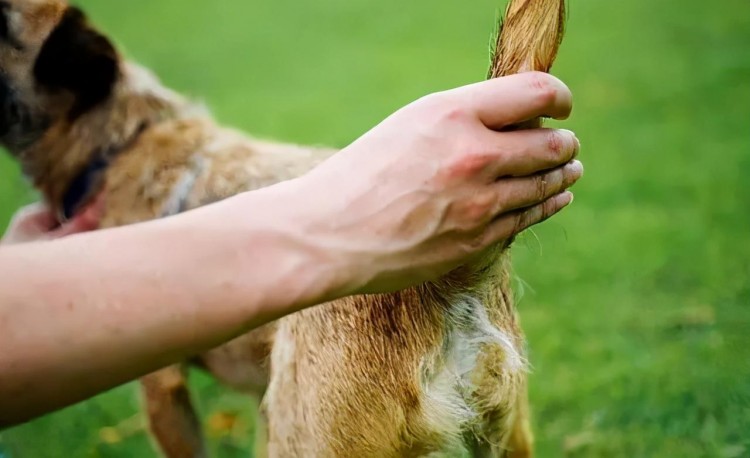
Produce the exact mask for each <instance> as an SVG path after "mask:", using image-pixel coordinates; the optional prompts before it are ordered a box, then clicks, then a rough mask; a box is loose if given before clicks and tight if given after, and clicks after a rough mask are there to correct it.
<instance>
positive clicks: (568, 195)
mask: <svg viewBox="0 0 750 458" xmlns="http://www.w3.org/2000/svg"><path fill="white" fill-rule="evenodd" d="M574 198H575V196H574V195H573V193H572V192H570V191H565V192H563V193H561V194H559V195H558V202H559V203H560V206H561V207H567V206H568V205H570V204H572V203H573V199H574Z"/></svg>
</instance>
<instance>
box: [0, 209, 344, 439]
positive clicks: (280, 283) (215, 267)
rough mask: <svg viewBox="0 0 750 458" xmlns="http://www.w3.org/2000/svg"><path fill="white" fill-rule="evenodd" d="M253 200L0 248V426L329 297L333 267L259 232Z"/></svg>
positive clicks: (263, 226)
mask: <svg viewBox="0 0 750 458" xmlns="http://www.w3.org/2000/svg"><path fill="white" fill-rule="evenodd" d="M263 197H264V196H263V195H260V194H259V195H258V196H249V195H245V196H238V197H237V198H234V199H232V200H230V201H227V202H224V203H220V204H217V205H214V206H211V207H209V208H206V209H201V210H198V211H195V212H189V213H187V214H185V215H180V216H177V217H174V218H169V219H165V220H160V221H156V222H151V223H146V224H141V225H138V226H132V227H126V228H119V229H112V230H105V231H100V232H94V233H90V234H85V235H79V236H73V237H69V238H67V239H62V240H59V241H54V242H42V243H38V244H27V245H20V246H11V247H3V248H2V249H0V272H3V275H2V276H0V348H2V349H4V350H3V351H2V352H0V399H2V400H3V402H2V407H0V425H9V424H13V423H16V422H19V421H23V420H25V419H28V418H32V417H33V416H35V415H38V414H40V413H43V412H47V411H49V410H52V409H55V408H59V407H63V406H66V405H69V404H71V403H74V402H76V401H79V400H82V399H84V398H86V397H89V396H92V395H94V394H97V393H99V392H101V391H103V390H106V389H109V388H111V387H114V386H117V385H119V384H121V383H124V382H127V381H129V380H132V379H134V378H137V377H139V376H141V375H143V374H146V373H148V372H150V371H153V370H155V369H158V368H160V367H163V366H165V365H168V364H171V363H174V362H177V361H180V360H182V359H185V358H187V357H189V356H191V355H193V354H196V353H199V352H202V351H205V350H207V349H209V348H212V347H214V346H216V345H218V344H221V343H223V342H225V341H227V340H229V339H231V338H232V337H234V336H236V335H239V334H241V333H243V332H246V331H247V330H249V329H251V328H253V327H256V326H259V325H261V324H264V323H266V322H268V321H271V320H273V319H275V318H278V317H279V316H282V315H284V314H286V313H289V312H292V311H295V310H297V309H299V308H300V307H302V306H305V305H310V304H313V303H316V302H319V301H323V300H325V299H327V297H328V295H329V294H331V293H332V291H333V290H334V289H335V286H334V282H333V281H331V278H330V277H329V273H328V272H331V271H333V269H332V267H333V266H329V265H327V260H325V259H321V258H320V257H319V256H318V254H316V252H315V250H313V249H311V247H309V246H306V245H305V243H304V242H302V241H300V240H296V239H295V237H293V236H289V235H284V234H283V233H282V231H277V230H276V229H275V228H274V227H273V226H271V225H269V224H268V223H267V221H268V220H269V219H274V218H273V217H274V216H276V215H266V214H264V211H266V210H267V211H269V212H273V209H272V208H271V207H269V205H271V203H270V202H267V201H266V200H264V198H263ZM247 199H256V200H257V202H254V201H252V202H247ZM241 200H245V201H241ZM238 201H239V204H241V205H239V204H238ZM245 209H252V210H251V211H252V218H250V217H247V216H244V215H245V214H247V211H245ZM238 210H240V211H238ZM279 224H283V223H281V222H280V223H279ZM40 272H44V275H40Z"/></svg>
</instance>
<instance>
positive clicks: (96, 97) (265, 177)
mask: <svg viewBox="0 0 750 458" xmlns="http://www.w3.org/2000/svg"><path fill="white" fill-rule="evenodd" d="M0 14H1V16H0V139H1V140H2V143H3V144H4V145H5V146H6V148H7V149H8V150H9V151H10V152H11V154H13V155H14V156H15V157H16V158H17V159H18V160H19V162H20V163H21V164H22V167H23V170H24V172H25V173H26V175H27V176H28V177H29V178H30V179H31V180H32V181H33V183H34V185H35V186H36V187H37V188H38V189H39V190H40V191H41V192H42V193H43V195H44V197H45V198H46V200H47V201H48V202H49V203H50V204H51V205H52V206H53V207H54V208H55V209H57V210H58V212H59V214H60V217H61V218H70V217H73V216H75V215H76V214H78V213H79V212H81V211H83V210H84V209H85V208H86V206H87V205H88V204H89V203H90V202H92V201H93V200H94V199H95V198H97V197H101V198H102V199H103V202H104V203H105V205H104V213H103V217H102V220H101V225H102V227H111V226H118V225H124V224H130V223H134V222H137V221H142V220H147V219H152V218H159V217H162V216H165V215H171V214H174V213H177V212H181V211H185V210H188V209H191V208H194V207H197V206H200V205H204V204H207V203H210V202H213V201H216V200H219V199H222V198H225V197H227V196H229V195H232V194H235V193H238V192H241V191H245V190H251V189H256V188H260V187H263V186H267V185H270V184H272V183H276V182H278V181H281V180H286V179H289V178H292V177H296V176H298V175H300V174H302V173H304V172H305V171H307V170H309V169H310V168H312V167H314V166H315V165H316V164H317V163H319V162H320V161H322V160H323V159H325V158H326V157H328V156H330V155H331V154H333V153H334V150H331V149H315V148H306V147H298V146H293V145H286V144H279V143H273V142H266V141H261V140H257V139H253V138H250V137H248V136H246V135H243V134H241V133H238V132H236V131H233V130H229V129H225V128H222V127H220V126H218V125H217V124H215V123H214V121H213V120H212V119H211V117H210V115H209V114H208V113H206V112H204V111H203V110H202V109H201V108H200V107H197V106H196V105H194V104H192V103H191V102H189V101H187V100H185V99H183V98H182V97H180V96H179V95H177V94H175V93H173V92H171V91H169V90H167V89H165V88H164V87H162V86H161V85H160V84H159V82H158V81H157V80H156V79H155V78H154V77H152V76H151V75H150V74H149V73H148V72H147V71H145V70H144V69H142V68H140V67H138V66H136V65H134V64H132V63H128V62H124V61H123V60H121V58H120V56H119V55H118V53H117V52H116V50H115V49H114V48H113V46H112V45H111V43H110V41H109V40H107V39H106V38H105V37H104V36H103V35H101V34H100V33H98V32H96V31H95V30H94V29H93V28H92V27H91V26H90V25H89V24H88V23H87V21H86V19H85V17H84V15H83V13H82V12H81V11H79V10H78V9H75V8H72V7H70V6H69V5H68V4H67V3H66V2H65V1H64V0H5V1H0ZM562 22H563V0H520V1H518V0H516V1H513V2H511V6H510V9H509V11H508V17H507V21H506V24H505V28H504V30H503V31H502V33H501V36H500V40H499V48H498V52H497V56H496V59H495V62H494V63H493V72H492V75H491V76H499V75H504V74H509V73H515V72H518V71H520V70H524V69H525V70H532V69H535V70H542V71H548V70H549V67H550V66H551V64H552V61H553V60H554V57H555V54H556V52H557V48H558V45H559V40H560V38H561V36H562ZM533 125H538V122H536V124H533ZM520 127H532V125H528V126H519V128H520ZM509 244H510V241H508V243H506V244H505V246H499V247H497V249H495V250H494V251H493V252H492V253H490V254H488V255H487V256H486V257H485V258H484V259H483V260H482V261H481V262H478V263H476V264H474V265H469V266H465V267H463V268H461V269H458V270H457V271H455V272H453V273H451V274H450V275H449V276H447V277H446V278H444V279H442V280H440V281H437V282H434V283H429V284H425V285H422V286H420V287H415V288H411V289H407V290H405V291H402V292H399V293H394V294H386V295H373V296H366V297H351V298H347V299H342V300H339V301H336V302H333V303H329V304H324V305H322V306H319V307H316V308H312V309H309V310H306V311H303V312H300V313H297V314H295V315H292V316H289V317H287V318H284V319H282V320H280V321H278V322H276V323H273V324H271V325H269V326H266V327H265V328H261V329H258V330H256V331H253V332H251V333H249V334H247V335H244V336H242V337H240V338H238V339H236V340H235V341H232V342H230V343H228V344H226V345H224V346H222V347H220V348H217V349H215V350H213V351H210V352H208V353H206V354H203V355H196V356H195V358H194V360H193V361H191V363H194V364H197V365H200V366H202V367H204V368H205V369H207V370H208V371H210V372H211V373H212V374H213V375H214V376H215V377H216V378H218V379H219V380H221V381H223V382H225V383H226V384H228V385H230V386H232V387H235V388H238V389H241V390H245V391H248V392H253V393H256V394H258V395H263V396H264V397H263V411H264V413H265V415H264V416H265V420H266V422H267V437H265V438H263V441H264V442H266V444H267V453H268V454H269V455H271V456H276V457H278V456H281V457H292V456H295V457H296V456H299V457H304V456H322V457H329V456H337V457H366V456H373V457H389V456H423V455H433V456H434V455H441V456H442V455H447V456H456V455H461V454H471V455H473V456H494V457H501V456H529V455H530V453H531V446H532V445H531V442H532V439H531V435H530V432H529V429H528V414H527V406H526V402H527V401H526V367H525V358H524V350H523V345H524V343H523V336H522V333H521V330H520V329H519V326H518V322H517V319H516V316H515V311H514V307H513V303H512V299H511V291H510V285H509V259H508V255H507V246H508V245H509ZM184 367H185V366H184V365H181V366H174V367H170V368H167V369H164V370H162V371H159V372H156V373H154V374H151V375H148V376H146V377H145V378H144V379H143V387H144V392H145V397H146V401H147V405H148V415H149V419H150V423H151V427H152V431H153V433H154V435H155V437H156V439H157V441H158V443H159V445H160V446H161V448H162V450H163V452H164V453H165V454H166V455H167V456H170V457H193V456H203V455H205V449H204V446H203V443H202V439H201V434H200V425H199V422H198V419H197V417H196V415H195V413H194V411H193V408H192V406H191V403H190V396H189V393H188V388H187V386H186V381H185V376H184ZM300 381H304V383H300Z"/></svg>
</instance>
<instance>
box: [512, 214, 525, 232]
mask: <svg viewBox="0 0 750 458" xmlns="http://www.w3.org/2000/svg"><path fill="white" fill-rule="evenodd" d="M528 213H529V211H525V212H519V213H516V214H515V215H513V231H512V232H511V234H518V233H520V232H521V231H523V230H524V229H526V226H528V222H527V219H528V216H527V215H528Z"/></svg>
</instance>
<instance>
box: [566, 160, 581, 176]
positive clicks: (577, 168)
mask: <svg viewBox="0 0 750 458" xmlns="http://www.w3.org/2000/svg"><path fill="white" fill-rule="evenodd" d="M565 171H566V172H568V173H575V174H578V175H583V164H582V163H581V161H577V160H572V161H570V162H568V163H567V164H565Z"/></svg>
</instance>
